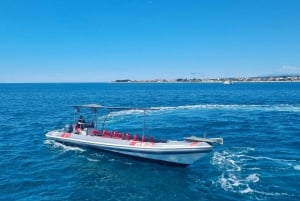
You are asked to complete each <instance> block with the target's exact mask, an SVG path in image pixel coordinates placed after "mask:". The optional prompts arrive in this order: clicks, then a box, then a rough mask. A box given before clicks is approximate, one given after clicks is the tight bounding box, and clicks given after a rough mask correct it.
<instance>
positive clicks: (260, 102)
mask: <svg viewBox="0 0 300 201" xmlns="http://www.w3.org/2000/svg"><path fill="white" fill-rule="evenodd" d="M89 103H97V104H101V105H105V106H128V107H153V108H156V109H159V110H153V111H148V112H146V122H145V125H146V127H145V128H146V129H145V132H146V135H152V136H154V137H155V138H163V139H182V138H183V137H185V136H191V135H197V136H200V137H202V136H206V137H220V136H221V137H223V138H224V144H223V145H216V146H214V150H213V151H212V152H211V153H210V154H208V155H207V156H206V157H205V158H203V159H202V160H200V161H198V162H196V163H195V164H193V165H191V166H188V167H186V168H182V167H174V166H169V165H165V164H159V163H155V162H149V161H141V160H136V159H133V158H127V157H124V156H120V155H115V154H111V153H106V152H101V151H97V150H92V149H88V148H82V147H76V146H67V145H65V144H61V143H57V142H53V141H51V140H47V139H46V138H45V132H47V131H49V130H53V129H57V128H62V127H64V125H65V124H66V123H70V122H72V121H73V120H74V117H73V110H72V108H71V107H69V106H70V105H77V104H89ZM0 111H1V113H0V115H1V123H0V125H1V131H0V163H1V165H0V200H5V201H9V200H24V201H25V200H110V201H117V200H122V201H124V200H125V201H126V200H128V201H131V200H132V201H135V200H143V201H154V200H178V201H185V200H189V201H190V200H285V201H289V200H295V201H296V200H300V192H299V191H300V83H234V84H232V85H223V84H201V83H186V84H178V83H155V84H145V83H138V84H137V83H123V84H120V83H72V84H71V83H70V84H65V83H58V84H0ZM83 112H84V111H83ZM85 115H88V114H85ZM86 117H88V116H86ZM103 118H104V114H103V115H102V114H99V121H101V120H103ZM143 121H144V120H143V113H142V112H139V111H130V110H129V111H118V112H114V113H112V114H111V115H110V116H109V118H108V119H107V123H106V126H107V128H109V129H115V130H120V131H128V132H132V133H142V132H143V129H142V127H143Z"/></svg>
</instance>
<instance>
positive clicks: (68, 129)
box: [64, 124, 73, 133]
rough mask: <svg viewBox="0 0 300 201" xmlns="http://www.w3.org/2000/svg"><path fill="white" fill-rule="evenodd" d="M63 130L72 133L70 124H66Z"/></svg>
mask: <svg viewBox="0 0 300 201" xmlns="http://www.w3.org/2000/svg"><path fill="white" fill-rule="evenodd" d="M64 131H65V132H67V133H72V132H73V126H72V125H70V124H66V125H65V128H64Z"/></svg>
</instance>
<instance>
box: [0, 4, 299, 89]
mask: <svg viewBox="0 0 300 201" xmlns="http://www.w3.org/2000/svg"><path fill="white" fill-rule="evenodd" d="M0 70H1V74H0V82H4V83H6V82H103V81H104V82H105V81H112V80H116V79H138V80H142V79H156V78H166V79H176V78H186V77H187V78H192V77H197V78H207V77H210V78H218V77H248V76H260V75H270V74H300V1H298V0H226V1H225V0H224V1H222V0H218V1H217V0H206V1H204V0H203V1H202V0H194V1H193V0H181V1H179V0H1V1H0Z"/></svg>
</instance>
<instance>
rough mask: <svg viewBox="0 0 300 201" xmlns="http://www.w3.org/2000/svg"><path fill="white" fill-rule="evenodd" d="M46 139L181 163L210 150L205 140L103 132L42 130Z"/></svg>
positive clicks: (188, 163)
mask: <svg viewBox="0 0 300 201" xmlns="http://www.w3.org/2000/svg"><path fill="white" fill-rule="evenodd" d="M46 137H47V138H48V139H52V140H55V141H58V142H62V143H68V144H71V145H76V146H86V147H90V148H95V149H100V150H103V151H108V152H113V153H117V154H122V155H127V156H131V157H137V158H140V159H147V160H155V161H161V162H166V163H172V164H177V165H182V166H187V165H190V164H192V163H194V162H196V161H198V160H200V159H201V158H203V157H204V156H205V155H206V154H208V153H209V152H211V151H212V146H211V145H210V144H208V143H206V142H188V141H166V142H141V141H136V140H133V139H131V140H127V139H122V138H110V137H104V136H93V135H78V134H75V133H66V132H64V131H63V130H56V131H50V132H48V133H46Z"/></svg>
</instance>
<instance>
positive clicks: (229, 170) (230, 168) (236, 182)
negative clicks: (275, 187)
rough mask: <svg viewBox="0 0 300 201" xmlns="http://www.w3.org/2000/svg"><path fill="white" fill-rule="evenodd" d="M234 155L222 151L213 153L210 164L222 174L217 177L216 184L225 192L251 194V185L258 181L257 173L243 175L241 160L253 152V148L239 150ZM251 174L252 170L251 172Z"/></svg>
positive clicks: (253, 190)
mask: <svg viewBox="0 0 300 201" xmlns="http://www.w3.org/2000/svg"><path fill="white" fill-rule="evenodd" d="M240 149H242V150H241V151H237V152H236V153H234V152H230V151H223V152H221V153H219V152H215V153H214V156H213V158H212V164H213V165H216V166H217V167H218V169H219V170H220V171H222V172H223V173H222V174H221V176H219V179H218V182H217V183H219V184H220V186H221V188H222V189H224V190H225V191H231V192H238V193H241V194H247V193H253V192H255V189H252V188H251V185H252V184H254V183H257V182H259V181H260V178H259V174H258V173H252V174H249V175H247V176H244V175H243V166H244V165H245V164H244V163H243V160H242V159H243V158H244V157H246V156H247V155H246V154H247V153H249V152H251V151H254V150H255V149H253V148H240ZM251 171H252V172H253V170H251Z"/></svg>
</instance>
